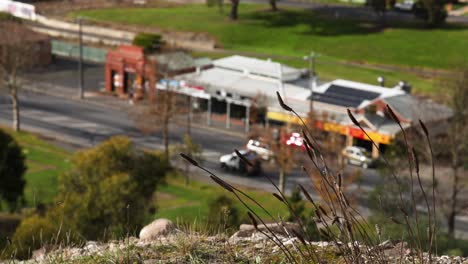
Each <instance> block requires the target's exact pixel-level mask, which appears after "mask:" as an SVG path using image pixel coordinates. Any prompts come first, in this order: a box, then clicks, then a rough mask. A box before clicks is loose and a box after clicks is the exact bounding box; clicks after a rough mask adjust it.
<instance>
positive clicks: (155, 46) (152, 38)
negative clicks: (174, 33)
mask: <svg viewBox="0 0 468 264" xmlns="http://www.w3.org/2000/svg"><path fill="white" fill-rule="evenodd" d="M162 44H163V41H162V37H161V35H159V34H150V33H139V34H138V35H136V36H135V38H134V39H133V45H136V46H139V47H142V48H143V49H144V51H145V52H153V51H158V50H159V49H160V48H161V46H162Z"/></svg>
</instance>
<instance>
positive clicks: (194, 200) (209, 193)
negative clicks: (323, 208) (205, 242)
mask: <svg viewBox="0 0 468 264" xmlns="http://www.w3.org/2000/svg"><path fill="white" fill-rule="evenodd" d="M167 182H168V184H167V185H166V186H161V187H159V188H158V194H157V198H156V199H157V204H158V212H157V213H156V217H164V218H168V219H171V220H173V221H179V222H185V223H187V222H188V223H194V222H200V220H202V221H203V220H204V219H205V216H206V215H207V214H208V203H209V202H210V201H212V200H214V199H215V198H217V197H218V196H219V195H222V194H224V195H226V196H228V197H229V198H232V199H233V200H235V196H234V195H232V194H230V193H228V192H227V191H225V190H224V189H222V188H221V187H219V186H214V185H210V184H206V183H202V182H197V181H192V182H191V183H190V184H189V185H188V186H185V184H184V181H183V179H182V178H181V177H180V176H175V175H169V177H168V178H167ZM241 189H242V190H243V191H245V192H246V193H247V194H249V195H251V196H252V197H253V198H254V199H255V200H256V201H258V202H259V203H260V204H262V205H263V206H264V207H265V208H266V209H267V210H269V211H270V212H273V213H274V216H278V214H281V215H283V216H287V208H286V207H285V206H283V205H282V204H281V203H280V202H279V201H278V200H277V199H276V198H274V197H273V195H271V193H268V192H264V191H254V190H248V189H245V188H241ZM236 206H237V207H238V209H239V217H240V218H243V217H245V216H246V210H245V209H244V208H243V207H242V205H241V204H240V203H239V202H237V201H236ZM257 212H258V213H259V215H260V216H262V217H265V219H267V215H266V214H265V213H263V212H260V211H259V210H257Z"/></svg>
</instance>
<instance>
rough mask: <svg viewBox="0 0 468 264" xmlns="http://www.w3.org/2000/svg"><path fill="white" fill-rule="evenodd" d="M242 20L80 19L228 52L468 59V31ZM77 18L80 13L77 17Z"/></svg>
mask: <svg viewBox="0 0 468 264" xmlns="http://www.w3.org/2000/svg"><path fill="white" fill-rule="evenodd" d="M239 14H240V17H239V21H237V22H232V21H229V19H227V17H226V16H227V8H226V11H225V13H224V14H220V13H219V12H218V9H217V8H209V7H206V6H205V5H186V6H179V7H171V8H128V9H125V8H119V9H101V10H89V11H82V12H80V13H79V15H82V16H85V17H88V18H91V19H96V20H101V21H110V22H117V23H125V24H134V25H142V26H147V27H156V28H161V29H167V30H176V31H194V32H208V33H209V34H211V35H212V36H214V37H215V38H216V39H217V40H218V41H219V42H220V43H221V45H222V46H223V47H224V48H225V49H230V50H238V51H249V52H258V53H264V54H276V55H290V56H300V57H302V56H303V55H306V54H307V53H309V52H310V51H311V50H314V51H316V52H319V53H322V54H326V55H327V56H329V57H328V59H327V58H324V60H325V59H327V60H330V59H331V58H339V59H340V60H348V61H356V62H367V63H377V64H391V65H401V66H405V67H408V68H409V67H427V68H445V69H450V68H451V67H453V66H454V65H456V64H458V63H460V62H462V61H464V60H466V59H468V54H467V53H466V52H464V50H465V46H466V40H467V39H468V29H467V28H464V27H458V26H454V25H453V26H446V27H445V28H443V29H435V30H425V29H421V28H419V27H414V26H411V25H400V26H398V27H394V28H385V29H383V30H381V28H380V27H379V25H373V24H369V23H360V22H357V21H350V20H344V19H339V18H338V19H336V18H333V19H331V18H327V17H320V16H319V15H317V14H314V13H312V12H310V11H306V10H294V9H288V10H282V11H281V12H277V13H273V12H270V11H268V6H266V5H251V4H241V5H240V9H239ZM72 15H78V14H77V13H74V14H72Z"/></svg>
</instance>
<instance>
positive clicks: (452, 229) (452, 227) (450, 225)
mask: <svg viewBox="0 0 468 264" xmlns="http://www.w3.org/2000/svg"><path fill="white" fill-rule="evenodd" d="M455 216H456V213H455V212H454V211H452V212H450V214H449V216H448V219H447V226H448V231H447V233H448V235H449V237H452V238H453V237H455Z"/></svg>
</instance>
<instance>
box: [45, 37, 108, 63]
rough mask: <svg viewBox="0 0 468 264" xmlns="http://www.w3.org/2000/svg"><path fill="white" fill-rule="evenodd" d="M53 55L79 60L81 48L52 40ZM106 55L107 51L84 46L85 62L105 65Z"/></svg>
mask: <svg viewBox="0 0 468 264" xmlns="http://www.w3.org/2000/svg"><path fill="white" fill-rule="evenodd" d="M52 54H53V55H59V56H63V57H68V58H78V57H79V56H80V47H79V45H78V44H74V43H68V42H64V41H58V40H52ZM106 55H107V50H106V49H103V48H95V47H88V46H83V60H85V61H92V62H98V63H104V62H105V61H106Z"/></svg>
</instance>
